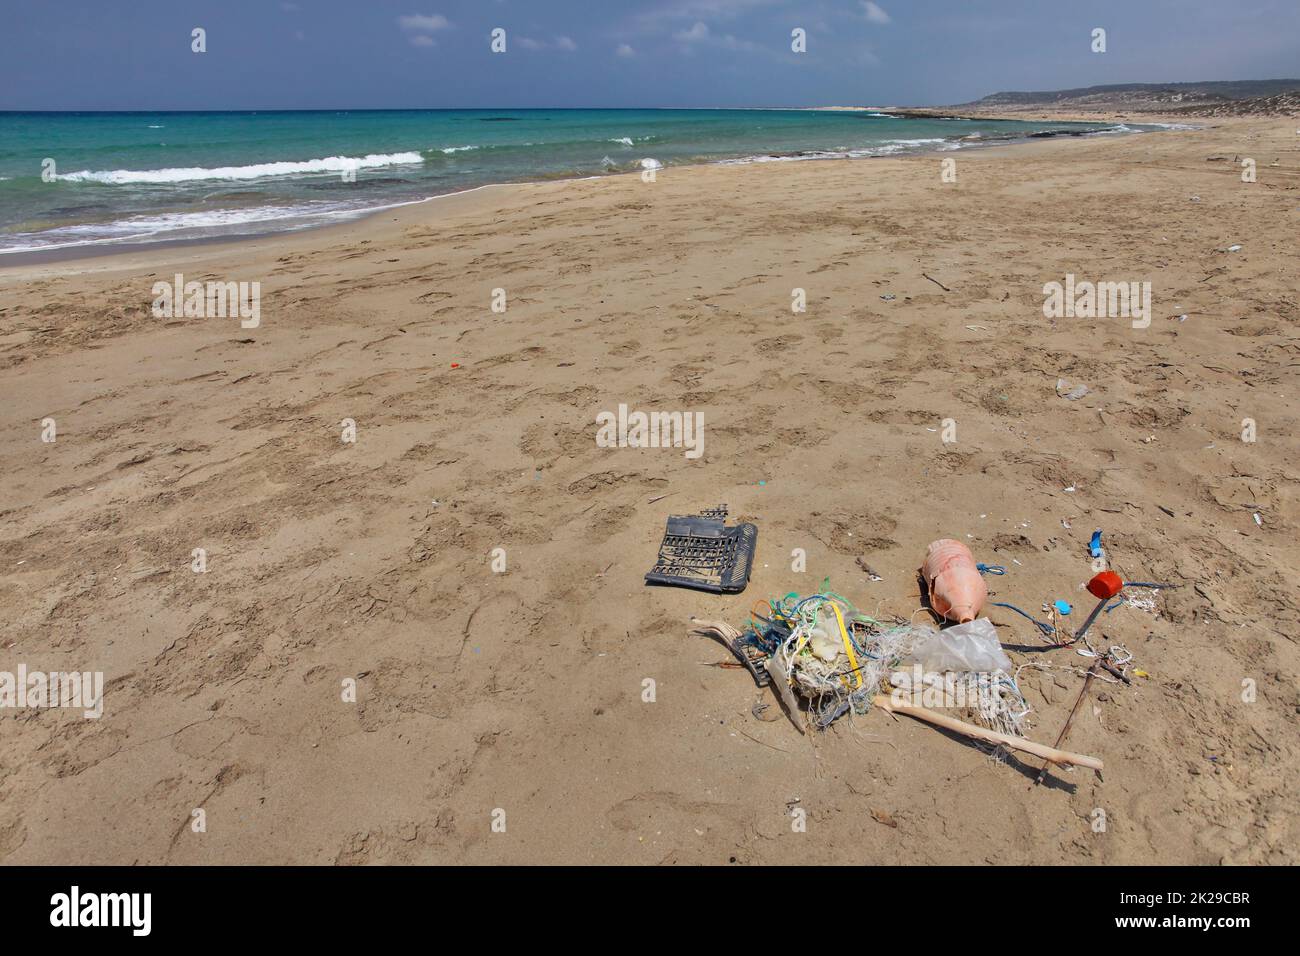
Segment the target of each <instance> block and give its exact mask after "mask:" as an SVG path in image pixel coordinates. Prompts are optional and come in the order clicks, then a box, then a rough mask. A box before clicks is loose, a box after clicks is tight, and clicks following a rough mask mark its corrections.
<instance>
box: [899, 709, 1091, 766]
mask: <svg viewBox="0 0 1300 956" xmlns="http://www.w3.org/2000/svg"><path fill="white" fill-rule="evenodd" d="M874 703H875V705H876V706H877V707H879V708H880V709H881V710H884V711H887V712H888V713H891V714H906V715H907V716H908V717H915V718H916V719H917V720H923V721H925V722H926V723H928V724H934V725H935V726H936V727H943V728H944V729H945V730H951V731H954V732H956V733H959V734H964V735H965V736H967V737H974V738H976V739H977V740H984V741H987V742H989V743H994V744H1002V745H1004V746H1007V747H1011V748H1012V749H1013V750H1020V751H1023V752H1025V753H1027V754H1032V755H1033V756H1035V757H1042V758H1043V759H1044V760H1046V761H1047V762H1048V763H1056V764H1072V765H1074V766H1078V767H1088V768H1090V769H1092V770H1100V769H1102V764H1101V761H1100V760H1098V759H1097V758H1096V757H1088V756H1085V755H1084V754H1075V753H1070V752H1069V751H1068V750H1057V749H1056V748H1055V747H1045V746H1043V745H1042V744H1036V743H1034V742H1033V741H1032V740H1025V739H1024V738H1023V737H1013V736H1011V735H1010V734H1004V733H1000V732H998V731H996V730H988V729H987V728H984V727H977V726H975V725H974V724H968V723H966V722H965V721H964V720H957V719H956V718H955V717H948V716H946V715H945V714H940V713H938V712H936V711H933V710H930V709H928V708H926V707H914V706H912V705H911V704H895V703H894V702H893V701H892V700H890V699H889V697H888V696H887V695H885V694H877V695H876V697H875V700H874Z"/></svg>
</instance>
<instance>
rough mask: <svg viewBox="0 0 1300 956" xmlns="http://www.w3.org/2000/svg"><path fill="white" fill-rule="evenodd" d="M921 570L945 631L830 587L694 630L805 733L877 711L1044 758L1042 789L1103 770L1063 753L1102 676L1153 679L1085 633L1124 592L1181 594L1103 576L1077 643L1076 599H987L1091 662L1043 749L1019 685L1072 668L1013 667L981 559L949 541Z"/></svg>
mask: <svg viewBox="0 0 1300 956" xmlns="http://www.w3.org/2000/svg"><path fill="white" fill-rule="evenodd" d="M1100 539H1101V532H1100V530H1098V531H1097V532H1095V533H1094V534H1093V536H1092V539H1091V540H1090V541H1089V546H1088V551H1089V555H1090V556H1091V557H1094V558H1096V557H1099V556H1100V555H1101V545H1100ZM917 573H918V577H919V579H920V581H921V583H922V584H923V586H924V592H925V595H926V603H925V606H924V608H923V610H927V611H929V612H930V613H932V614H933V615H934V618H935V620H936V622H937V623H932V622H931V621H930V620H928V619H927V620H924V621H919V622H918V621H917V620H916V619H915V618H916V615H915V614H913V615H912V618H911V619H905V618H899V617H896V618H894V619H892V620H889V621H881V620H878V619H876V618H874V617H872V616H870V615H867V614H864V613H862V612H861V611H859V610H858V609H857V608H856V607H854V605H853V603H852V602H851V601H849V600H848V599H847V598H846V597H844V596H843V595H841V594H838V593H836V592H834V591H832V590H831V588H830V582H829V580H827V581H824V582H823V584H822V587H821V588H820V589H819V590H818V591H817V592H816V593H814V594H809V595H800V594H799V593H798V592H793V591H792V592H790V593H788V594H786V595H784V596H783V597H780V598H774V599H771V600H768V601H759V602H758V603H757V604H756V605H755V606H754V607H753V608H752V609H751V611H750V616H749V621H748V623H747V626H746V627H745V628H744V629H743V630H740V629H737V628H735V627H733V626H732V625H730V624H728V623H726V622H724V621H706V620H696V619H692V623H693V626H692V628H691V633H692V634H695V635H700V636H707V637H712V638H714V639H715V640H718V641H720V642H721V643H722V644H723V645H724V646H725V647H727V649H728V650H729V651H731V653H732V655H733V656H734V657H735V658H736V660H737V661H738V662H739V664H740V665H741V666H743V667H745V668H746V669H747V670H748V671H749V673H750V675H751V676H752V677H753V679H754V682H755V684H757V685H758V686H759V687H769V686H770V687H772V688H773V690H774V691H775V692H776V695H777V697H778V698H779V699H780V701H781V703H782V705H783V707H784V710H785V712H786V714H787V715H788V716H789V718H790V720H791V722H792V723H794V725H795V727H796V728H797V729H798V730H799V731H800V732H801V733H807V732H808V730H809V729H812V730H817V731H823V730H826V729H827V728H829V727H830V726H831V724H832V723H834V722H835V721H837V720H839V719H840V718H842V717H845V716H849V717H850V718H852V717H853V716H855V715H856V716H861V715H865V714H866V713H867V712H868V711H870V710H871V709H872V708H878V709H881V710H885V711H888V712H889V713H891V714H906V715H908V716H911V717H914V718H916V719H918V720H922V721H925V722H927V723H931V724H934V725H936V726H939V727H943V728H945V729H947V730H951V731H954V732H956V733H958V734H962V735H964V736H966V737H968V738H972V739H974V740H978V741H983V742H985V743H988V744H992V745H994V753H995V754H997V755H998V756H1004V755H1005V753H1006V750H1018V751H1021V752H1024V753H1028V754H1032V755H1034V756H1038V757H1040V758H1042V760H1043V761H1044V763H1043V770H1042V771H1040V773H1039V775H1038V778H1037V779H1038V781H1039V782H1041V780H1042V779H1043V775H1044V773H1045V771H1046V768H1047V766H1048V765H1049V764H1052V763H1055V764H1061V765H1078V766H1084V767H1089V768H1092V769H1094V770H1098V771H1100V770H1101V769H1102V762H1101V761H1100V760H1099V759H1097V758H1095V757H1089V756H1086V755H1082V754H1075V753H1070V752H1068V751H1065V750H1061V749H1059V748H1060V747H1061V745H1062V743H1063V742H1064V741H1065V738H1066V735H1067V734H1068V733H1069V731H1070V726H1071V724H1072V723H1073V721H1074V716H1075V714H1076V713H1077V712H1078V710H1079V708H1080V706H1081V705H1082V702H1083V700H1084V699H1085V698H1086V697H1087V695H1088V691H1089V689H1090V686H1091V684H1092V683H1093V681H1094V679H1097V678H1098V677H1100V678H1101V679H1103V680H1113V681H1114V682H1115V683H1123V684H1131V683H1132V679H1131V678H1130V676H1129V674H1130V673H1133V674H1135V675H1139V676H1140V675H1142V674H1144V673H1145V672H1142V671H1136V670H1133V671H1130V665H1131V663H1132V654H1130V653H1129V652H1128V651H1127V650H1126V649H1125V648H1124V647H1122V646H1121V645H1113V646H1111V647H1110V648H1109V649H1107V650H1099V649H1097V648H1094V647H1093V645H1092V644H1091V643H1089V641H1088V640H1087V635H1088V631H1089V629H1090V628H1091V627H1092V625H1093V623H1094V622H1095V621H1096V619H1097V617H1098V615H1099V614H1101V613H1102V612H1103V611H1107V612H1108V611H1110V610H1113V609H1114V608H1115V607H1118V606H1119V604H1120V603H1123V601H1122V600H1121V601H1119V602H1116V603H1115V604H1111V603H1109V602H1110V601H1111V600H1112V599H1114V598H1116V597H1119V596H1120V595H1121V592H1122V591H1123V590H1124V589H1125V588H1129V587H1132V588H1138V587H1146V588H1157V589H1158V588H1165V587H1174V586H1176V585H1165V584H1153V583H1149V582H1127V581H1124V580H1123V579H1122V578H1121V577H1120V575H1118V574H1117V573H1115V572H1114V571H1109V570H1107V571H1103V572H1099V573H1097V574H1096V575H1094V577H1093V578H1092V579H1091V580H1090V581H1089V582H1088V583H1087V590H1088V591H1089V593H1091V594H1092V596H1094V597H1096V598H1097V599H1098V602H1099V603H1098V604H1097V605H1096V606H1095V607H1094V608H1093V609H1092V610H1091V613H1089V614H1088V615H1087V617H1086V618H1085V619H1084V620H1083V622H1082V623H1081V626H1080V627H1079V628H1078V630H1077V631H1076V632H1075V633H1073V634H1068V633H1062V623H1063V619H1064V618H1065V617H1066V615H1068V614H1069V613H1070V611H1071V610H1072V606H1071V605H1070V604H1069V603H1068V602H1065V601H1061V600H1056V601H1051V602H1045V603H1044V607H1045V608H1047V609H1049V610H1050V612H1051V618H1052V619H1051V622H1050V623H1049V622H1044V621H1040V620H1037V619H1036V618H1034V617H1033V616H1032V615H1030V614H1028V613H1026V612H1025V611H1022V610H1021V609H1020V608H1018V607H1015V606H1014V605H1012V604H1009V603H1006V602H1001V601H995V602H991V604H990V606H992V607H1005V608H1010V609H1011V610H1013V611H1015V612H1017V613H1018V614H1020V615H1022V616H1023V617H1025V618H1026V619H1028V620H1029V621H1030V622H1031V623H1033V624H1034V625H1035V627H1036V628H1037V629H1038V632H1039V633H1040V636H1041V637H1042V638H1043V639H1044V642H1045V643H1046V644H1047V645H1048V646H1049V647H1050V648H1058V647H1060V648H1063V647H1070V646H1072V645H1076V644H1077V645H1079V649H1078V651H1077V652H1078V653H1079V654H1080V655H1083V656H1085V657H1088V658H1091V666H1090V667H1089V668H1088V670H1087V672H1086V673H1083V672H1082V671H1076V672H1079V673H1083V677H1084V682H1083V687H1082V688H1081V689H1080V692H1079V696H1078V699H1077V700H1076V701H1075V704H1074V707H1073V709H1072V710H1071V712H1070V716H1069V718H1068V719H1067V720H1066V722H1065V725H1064V727H1062V729H1061V732H1060V734H1059V735H1058V736H1057V739H1056V744H1055V746H1053V747H1047V746H1044V745H1042V744H1038V743H1035V742H1033V741H1031V740H1028V739H1026V737H1025V733H1026V730H1027V718H1028V716H1029V714H1030V707H1029V704H1028V703H1027V702H1026V700H1025V696H1024V694H1023V693H1022V692H1021V689H1020V686H1019V684H1018V682H1017V676H1018V674H1019V673H1020V671H1021V670H1023V669H1024V668H1026V667H1042V668H1047V667H1056V668H1058V669H1067V670H1076V669H1075V668H1060V665H1048V664H1044V663H1038V662H1034V663H1028V664H1022V665H1020V667H1016V666H1014V665H1013V664H1012V662H1011V660H1010V659H1009V658H1008V657H1007V655H1006V652H1005V651H1004V650H1003V648H1002V644H1001V643H1000V641H999V640H998V636H997V631H996V629H995V626H994V625H993V623H992V622H991V621H990V620H989V619H988V618H987V617H980V614H981V612H982V611H983V608H984V605H985V603H986V602H988V596H989V592H988V589H987V587H986V585H985V582H984V576H985V575H987V574H992V575H996V576H1002V575H1005V574H1006V568H1004V567H1001V566H998V565H989V564H983V563H980V562H977V561H976V560H975V557H974V555H973V554H971V552H970V549H969V548H967V547H966V545H964V544H963V543H961V542H960V541H957V540H955V539H952V538H943V539H940V540H938V541H934V542H932V543H931V544H930V546H929V547H928V548H927V549H926V555H925V560H924V562H923V564H922V566H921V568H919V569H918V572H917ZM733 666H734V665H733ZM1106 675H1109V677H1107V676H1106ZM936 708H938V709H942V710H945V711H947V713H940V712H939V710H938V709H936ZM949 714H952V715H953V716H949ZM957 715H960V718H964V719H960V718H959V717H958V716H957Z"/></svg>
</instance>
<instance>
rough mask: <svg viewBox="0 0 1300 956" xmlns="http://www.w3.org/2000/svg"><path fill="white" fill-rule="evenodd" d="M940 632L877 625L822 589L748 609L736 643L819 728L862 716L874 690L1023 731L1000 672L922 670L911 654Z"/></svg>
mask: <svg viewBox="0 0 1300 956" xmlns="http://www.w3.org/2000/svg"><path fill="white" fill-rule="evenodd" d="M938 633H939V632H938V631H937V630H936V629H935V628H933V627H932V626H930V625H928V624H921V625H913V624H910V623H903V624H896V625H886V624H882V623H881V622H880V621H877V620H875V619H874V618H871V617H869V616H867V615H865V614H861V613H859V612H858V611H857V610H856V609H855V608H854V607H853V605H852V604H851V603H850V602H849V601H848V600H847V599H845V598H844V597H842V596H841V595H838V594H835V593H834V592H832V591H830V590H829V589H827V588H826V587H825V586H823V589H822V592H821V593H818V594H813V595H810V596H808V597H800V596H799V595H798V594H795V593H790V594H787V595H786V596H785V597H784V598H781V599H780V600H774V601H769V602H767V603H766V604H765V605H764V610H763V611H762V612H759V611H758V610H755V611H754V612H752V613H751V619H750V626H749V628H748V629H747V630H746V631H744V632H743V633H741V634H739V635H738V636H737V637H736V638H735V641H734V644H735V650H736V651H737V652H738V654H742V655H743V656H744V658H746V659H747V660H748V661H749V662H750V664H751V665H761V666H765V667H766V669H767V671H768V672H769V673H770V674H771V675H772V679H773V681H774V682H775V683H776V688H777V691H778V692H779V693H780V694H781V695H782V697H783V698H784V699H785V701H786V705H787V707H790V709H791V712H792V713H794V712H795V708H794V706H793V704H794V699H793V697H792V696H791V692H792V691H793V692H795V693H798V695H799V696H801V697H803V698H804V699H805V700H806V701H807V702H808V712H809V715H810V718H811V721H812V723H813V725H814V726H815V727H817V728H818V729H819V730H824V729H825V728H826V727H828V726H830V724H831V722H832V721H834V720H836V719H837V718H839V717H841V716H842V715H844V714H846V713H854V714H863V713H865V712H866V711H868V710H869V709H870V708H871V706H872V702H873V699H874V698H875V696H876V695H877V694H879V693H882V692H893V693H894V694H895V695H897V694H903V695H904V697H903V702H910V703H916V704H918V705H922V706H931V704H930V701H934V702H935V703H936V705H937V706H941V707H952V706H956V707H958V708H960V709H964V710H965V711H967V712H968V713H969V714H970V715H971V717H973V718H974V719H975V720H976V721H978V722H979V723H982V724H984V725H985V726H986V727H989V728H991V729H994V730H1000V731H1002V732H1004V733H1009V734H1015V735H1017V736H1024V719H1025V716H1026V715H1027V714H1028V713H1029V707H1028V705H1027V704H1026V703H1025V699H1024V697H1023V695H1022V694H1021V693H1020V689H1019V687H1018V686H1017V684H1016V681H1015V679H1014V678H1013V677H1012V676H1011V675H1010V674H1008V673H1006V671H1005V670H1002V669H997V670H992V671H969V672H951V671H947V672H933V671H931V672H925V671H923V670H922V668H921V667H920V665H919V663H918V662H917V661H916V659H915V657H914V654H915V652H916V651H917V650H918V648H920V647H921V645H922V644H923V643H924V642H926V641H929V640H932V639H933V638H934V637H935V635H937V634H938ZM751 670H756V667H754V666H751Z"/></svg>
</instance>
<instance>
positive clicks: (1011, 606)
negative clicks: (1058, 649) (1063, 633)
mask: <svg viewBox="0 0 1300 956" xmlns="http://www.w3.org/2000/svg"><path fill="white" fill-rule="evenodd" d="M990 603H991V604H992V605H993V607H1004V608H1006V609H1007V610H1009V611H1015V612H1016V613H1017V614H1019V615H1020V616H1021V617H1023V618H1025V619H1026V620H1028V621H1029V622H1030V623H1032V624H1033V625H1034V627H1036V628H1038V629H1039V630H1040V631H1042V632H1043V633H1044V634H1046V635H1047V636H1048V637H1051V636H1052V635H1054V634H1055V633H1056V631H1055V630H1054V629H1053V628H1052V625H1050V624H1044V623H1043V622H1042V621H1039V620H1037V619H1035V618H1034V617H1032V616H1030V615H1028V614H1026V613H1025V612H1024V611H1022V610H1020V608H1018V607H1016V606H1015V605H1014V604H1004V603H1003V602H1001V601H992V602H990Z"/></svg>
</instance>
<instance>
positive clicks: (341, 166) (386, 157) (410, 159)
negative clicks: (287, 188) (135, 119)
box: [58, 153, 424, 186]
mask: <svg viewBox="0 0 1300 956" xmlns="http://www.w3.org/2000/svg"><path fill="white" fill-rule="evenodd" d="M422 162H424V157H423V156H421V155H420V154H419V153H371V154H369V155H367V156H360V157H354V156H327V157H326V158H324V159H309V160H306V161H304V162H278V163H255V164H253V165H252V166H218V167H216V168H213V169H208V168H205V167H202V166H187V167H178V168H172V169H112V170H101V171H98V172H92V171H91V170H88V169H83V170H81V171H79V172H75V173H64V174H61V175H60V176H59V177H58V178H59V180H60V181H62V182H69V183H85V182H94V183H107V184H109V185H113V186H122V185H129V184H135V183H148V184H164V183H187V182H195V181H198V180H204V179H264V178H267V177H272V176H294V175H300V174H302V173H341V172H344V171H347V170H357V169H374V168H377V167H381V166H407V165H414V164H416V163H422Z"/></svg>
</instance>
